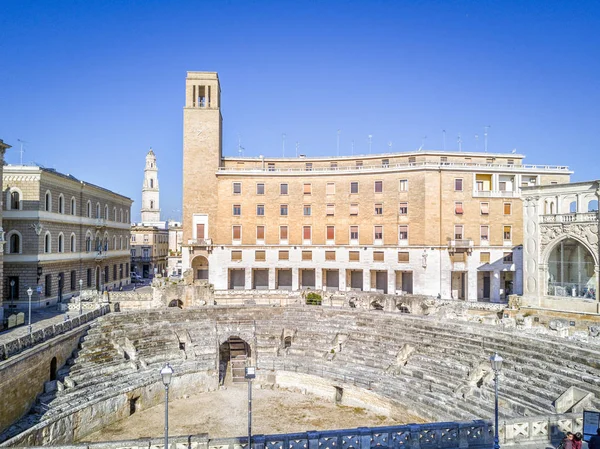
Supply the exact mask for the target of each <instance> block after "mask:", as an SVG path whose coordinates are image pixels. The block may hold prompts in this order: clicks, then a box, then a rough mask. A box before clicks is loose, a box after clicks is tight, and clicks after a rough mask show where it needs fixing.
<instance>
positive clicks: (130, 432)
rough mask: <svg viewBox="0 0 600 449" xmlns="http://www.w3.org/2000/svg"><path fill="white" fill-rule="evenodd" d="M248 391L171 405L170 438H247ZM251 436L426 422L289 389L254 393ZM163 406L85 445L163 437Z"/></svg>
mask: <svg viewBox="0 0 600 449" xmlns="http://www.w3.org/2000/svg"><path fill="white" fill-rule="evenodd" d="M247 405H248V389H247V386H246V385H245V384H239V385H230V386H228V387H227V389H225V390H219V391H215V392H210V393H202V394H198V395H195V396H190V397H188V398H186V399H176V400H172V401H169V434H170V435H194V434H199V433H208V434H209V436H210V437H211V438H225V437H235V436H245V435H247V434H248V424H247V422H248V421H247V413H248V409H247ZM252 408H253V410H252V416H253V418H252V422H253V426H252V433H253V434H275V433H290V432H304V431H307V430H326V429H343V428H354V427H361V426H388V425H399V424H407V423H418V422H423V420H422V419H420V418H419V417H417V416H415V415H412V414H410V413H408V412H407V413H406V414H405V415H404V416H392V417H386V416H380V415H376V414H375V413H372V412H370V411H367V410H365V409H362V408H358V407H346V406H341V405H336V404H335V403H334V402H333V399H332V400H326V399H323V398H320V397H317V396H313V395H308V394H301V393H297V392H291V391H287V390H277V389H275V390H261V389H258V388H254V389H253V394H252ZM164 413H165V409H164V404H160V405H157V406H155V407H152V408H149V409H147V410H140V411H138V412H136V413H135V414H133V415H131V416H130V417H128V418H126V419H124V420H121V421H119V422H117V423H114V424H112V425H110V426H108V427H105V428H104V429H103V430H101V431H98V432H95V433H93V434H90V435H88V436H87V437H85V438H83V440H82V441H86V442H98V441H117V440H129V439H136V438H142V437H161V436H163V435H164Z"/></svg>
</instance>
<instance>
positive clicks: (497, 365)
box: [490, 353, 502, 449]
mask: <svg viewBox="0 0 600 449" xmlns="http://www.w3.org/2000/svg"><path fill="white" fill-rule="evenodd" d="M490 364H491V365H492V370H493V371H494V389H495V402H494V416H495V423H494V449H500V439H499V437H498V375H499V374H500V370H501V369H502V357H500V356H499V355H498V353H496V354H494V355H493V356H491V357H490Z"/></svg>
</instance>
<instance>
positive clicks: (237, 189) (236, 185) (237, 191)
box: [233, 182, 242, 195]
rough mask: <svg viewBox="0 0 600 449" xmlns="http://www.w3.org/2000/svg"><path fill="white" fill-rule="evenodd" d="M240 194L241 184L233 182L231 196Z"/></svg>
mask: <svg viewBox="0 0 600 449" xmlns="http://www.w3.org/2000/svg"><path fill="white" fill-rule="evenodd" d="M241 193H242V183H241V182H234V183H233V194H234V195H239V194H241Z"/></svg>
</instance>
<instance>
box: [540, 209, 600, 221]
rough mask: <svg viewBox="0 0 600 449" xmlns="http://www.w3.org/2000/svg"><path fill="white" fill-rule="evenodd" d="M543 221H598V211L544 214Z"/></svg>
mask: <svg viewBox="0 0 600 449" xmlns="http://www.w3.org/2000/svg"><path fill="white" fill-rule="evenodd" d="M541 217H542V223H581V222H590V221H598V212H597V211H596V212H583V213H576V212H573V213H570V214H552V215H542V216H541Z"/></svg>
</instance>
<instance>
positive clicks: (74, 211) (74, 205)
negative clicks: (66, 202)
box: [71, 196, 77, 215]
mask: <svg viewBox="0 0 600 449" xmlns="http://www.w3.org/2000/svg"><path fill="white" fill-rule="evenodd" d="M71 215H77V200H76V199H75V197H74V196H72V197H71Z"/></svg>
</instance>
